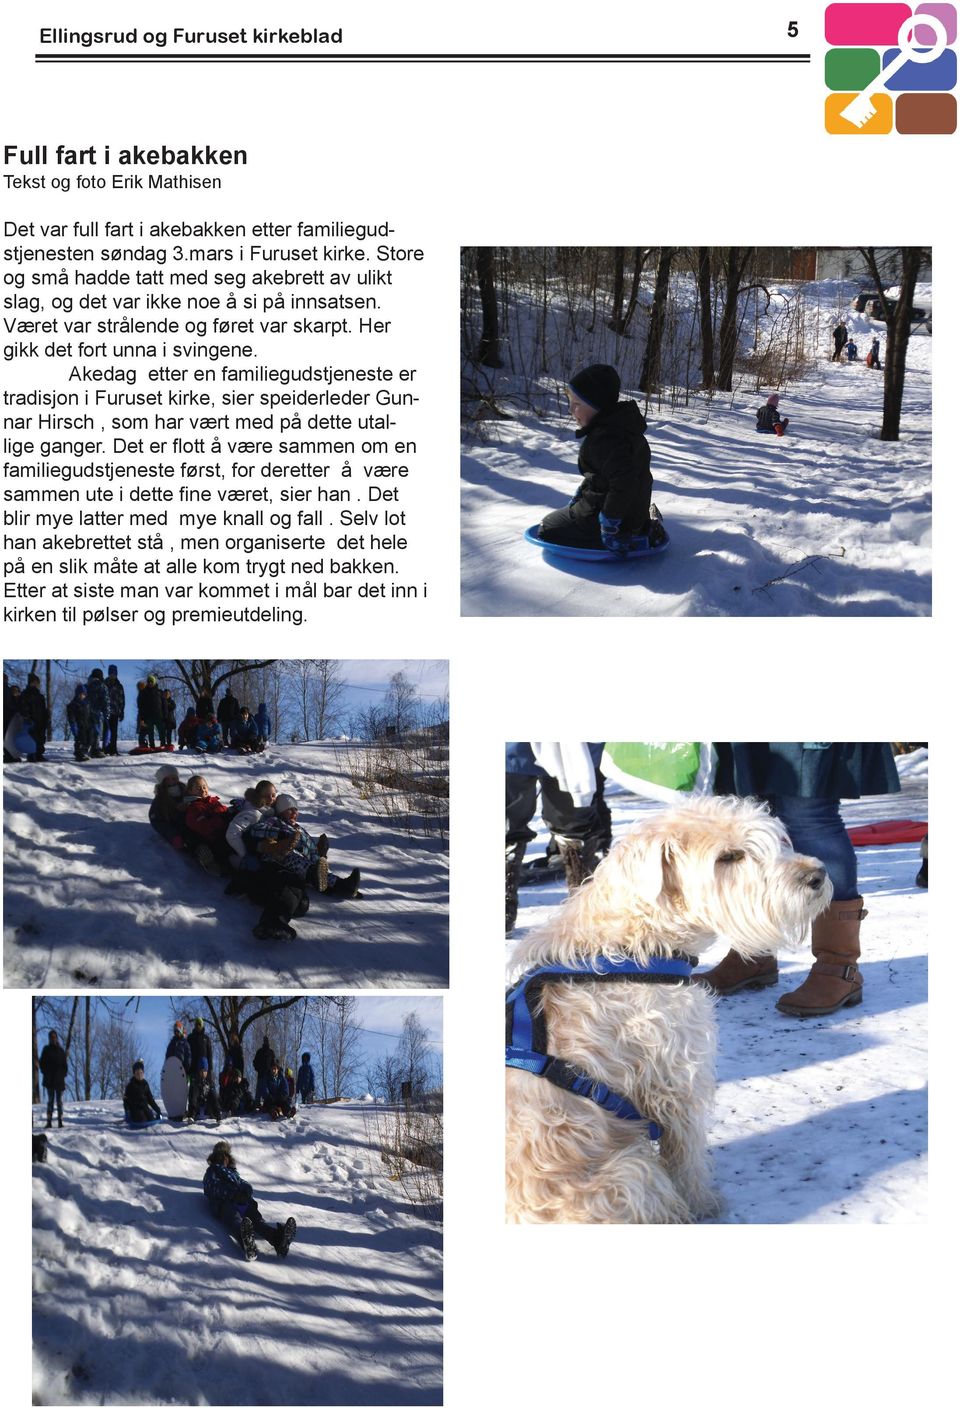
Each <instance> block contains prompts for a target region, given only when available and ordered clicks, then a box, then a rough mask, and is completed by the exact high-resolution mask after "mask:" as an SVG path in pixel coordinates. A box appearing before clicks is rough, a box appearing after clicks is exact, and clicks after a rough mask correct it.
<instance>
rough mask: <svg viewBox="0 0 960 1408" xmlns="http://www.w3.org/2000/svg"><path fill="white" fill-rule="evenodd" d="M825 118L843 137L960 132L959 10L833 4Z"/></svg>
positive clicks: (826, 20) (930, 6)
mask: <svg viewBox="0 0 960 1408" xmlns="http://www.w3.org/2000/svg"><path fill="white" fill-rule="evenodd" d="M824 25H825V31H826V39H827V43H828V44H831V45H833V46H835V47H833V48H831V49H828V50H827V54H826V61H825V68H824V78H825V81H826V85H827V87H828V88H829V89H830V93H829V94H828V96H827V100H826V105H825V111H824V120H825V123H826V128H827V131H828V132H833V133H836V134H837V135H838V136H848V135H851V134H852V135H854V136H880V135H883V134H885V133H887V132H894V131H896V132H900V133H904V134H909V135H911V136H934V135H945V134H949V133H951V132H955V131H956V128H957V100H956V97H955V96H954V93H953V89H954V88H955V87H956V84H957V55H956V51H955V49H954V48H953V47H952V46H953V45H955V44H956V42H957V11H956V7H955V6H953V5H940V4H935V3H930V4H921V5H916V6H912V5H904V4H882V5H855V4H838V5H828V6H827V11H826V15H825V18H824Z"/></svg>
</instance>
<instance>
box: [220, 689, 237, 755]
mask: <svg viewBox="0 0 960 1408" xmlns="http://www.w3.org/2000/svg"><path fill="white" fill-rule="evenodd" d="M239 722H240V700H239V699H238V698H237V696H236V695H235V694H234V692H233V690H232V689H231V688H230V686H229V685H227V689H226V693H225V694H224V696H223V698H222V699H221V700H220V703H219V704H218V705H217V723H218V724H219V725H220V732H221V733H222V735H223V742H224V745H226V744H228V743H233V742H234V738H233V729H234V726H235V725H236V724H237V723H239Z"/></svg>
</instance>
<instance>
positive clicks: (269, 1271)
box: [33, 1101, 442, 1404]
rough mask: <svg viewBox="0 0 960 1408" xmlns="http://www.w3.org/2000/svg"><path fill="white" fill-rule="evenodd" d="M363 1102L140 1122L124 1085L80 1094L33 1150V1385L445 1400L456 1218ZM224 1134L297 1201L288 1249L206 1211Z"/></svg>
mask: <svg viewBox="0 0 960 1408" xmlns="http://www.w3.org/2000/svg"><path fill="white" fill-rule="evenodd" d="M368 1110H369V1107H368V1106H364V1105H357V1104H343V1105H337V1106H311V1107H307V1108H305V1109H301V1111H300V1112H299V1114H298V1115H297V1117H296V1118H295V1119H293V1120H288V1121H283V1122H282V1123H280V1124H274V1123H273V1122H272V1121H269V1120H266V1119H262V1118H251V1117H247V1118H245V1119H239V1120H237V1119H228V1120H225V1121H224V1123H223V1125H222V1127H221V1129H215V1128H214V1127H213V1126H209V1125H206V1124H204V1125H202V1126H201V1125H194V1126H180V1127H177V1126H173V1125H169V1124H162V1125H157V1126H154V1127H151V1128H148V1129H144V1130H131V1129H128V1128H127V1127H126V1126H125V1125H124V1124H123V1122H122V1119H121V1116H122V1106H121V1104H120V1102H119V1101H104V1102H101V1103H96V1102H94V1103H91V1104H88V1105H74V1104H70V1105H68V1106H67V1119H66V1125H65V1127H64V1129H62V1130H57V1129H54V1130H52V1131H51V1132H50V1136H49V1138H50V1154H49V1160H48V1162H47V1163H46V1164H45V1165H43V1164H34V1165H33V1196H34V1214H33V1228H34V1319H33V1337H34V1398H33V1401H34V1402H35V1403H80V1404H94V1403H128V1404H133V1403H143V1404H146V1403H164V1404H166V1403H212V1404H243V1403H310V1404H316V1403H328V1404H353V1403H359V1404H413V1403H424V1404H426V1403H439V1402H440V1401H441V1289H442V1279H441V1256H442V1251H441V1246H442V1235H441V1230H440V1226H439V1223H438V1222H436V1221H434V1220H431V1219H430V1218H429V1217H427V1216H425V1215H423V1213H422V1212H421V1211H419V1210H416V1211H415V1210H414V1207H413V1205H411V1204H409V1203H406V1202H403V1201H401V1200H400V1199H399V1198H398V1195H397V1191H396V1187H397V1185H395V1184H392V1183H390V1182H389V1181H388V1179H387V1176H386V1174H385V1172H383V1168H384V1165H382V1164H381V1163H380V1161H379V1156H378V1155H377V1154H376V1152H375V1151H374V1150H373V1149H371V1147H370V1138H369V1135H370V1128H369V1123H368V1120H367V1116H366V1113H365V1112H366V1111H368ZM34 1117H35V1124H36V1123H39V1116H38V1113H37V1111H36V1110H35V1111H34ZM219 1138H226V1139H228V1140H229V1141H230V1144H231V1148H232V1150H233V1153H234V1157H235V1158H236V1160H237V1164H238V1166H239V1168H240V1171H241V1173H242V1174H243V1175H244V1177H246V1178H247V1180H248V1181H249V1182H250V1183H251V1185H252V1186H253V1189H254V1194H255V1196H256V1197H257V1199H258V1201H259V1203H260V1207H261V1211H262V1213H263V1216H264V1218H265V1219H266V1220H267V1221H268V1222H270V1221H273V1222H275V1221H280V1220H283V1219H285V1218H286V1217H289V1216H292V1217H295V1218H296V1220H297V1227H298V1231H297V1237H296V1240H295V1241H294V1243H293V1246H292V1248H291V1250H290V1254H289V1256H288V1257H287V1258H286V1260H280V1259H279V1258H278V1257H277V1256H276V1254H275V1253H274V1252H273V1250H272V1249H271V1248H270V1247H269V1246H268V1245H267V1244H266V1243H265V1242H259V1243H258V1247H259V1251H260V1256H259V1259H258V1260H257V1261H253V1262H246V1261H244V1260H243V1257H242V1255H241V1253H240V1250H239V1248H238V1246H237V1244H236V1242H235V1241H233V1239H232V1238H231V1237H230V1236H229V1234H228V1233H227V1230H226V1228H225V1227H224V1226H223V1225H222V1224H221V1223H219V1222H218V1221H217V1220H216V1219H215V1218H214V1217H213V1215H212V1214H211V1212H210V1211H209V1209H208V1205H207V1203H206V1200H205V1199H204V1197H203V1194H202V1191H201V1185H202V1181H203V1175H204V1173H205V1171H206V1158H207V1155H208V1154H209V1153H210V1150H211V1148H212V1147H213V1144H214V1142H215V1140H217V1139H219Z"/></svg>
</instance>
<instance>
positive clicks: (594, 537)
mask: <svg viewBox="0 0 960 1408" xmlns="http://www.w3.org/2000/svg"><path fill="white" fill-rule="evenodd" d="M568 394H569V399H570V413H571V415H572V416H573V418H574V420H575V421H576V422H577V425H578V427H579V429H578V430H577V439H578V440H579V441H580V442H581V443H580V455H579V458H578V460H577V468H578V469H579V471H580V473H581V474H582V475H583V478H582V480H581V482H580V487H579V489H578V490H577V492H576V494H575V495H574V497H573V499H572V500H571V502H570V504H569V505H568V506H567V507H566V508H563V509H557V510H556V511H555V512H554V513H548V514H547V516H546V518H545V519H544V520H543V522H542V523H541V524H540V537H541V538H542V539H543V540H544V542H548V543H562V544H564V545H565V546H568V547H579V548H598V549H599V548H606V549H607V550H608V551H609V552H615V553H626V552H629V550H630V548H631V547H632V546H633V545H634V544H635V542H636V541H637V539H638V538H640V537H642V536H644V535H646V534H650V535H651V539H652V538H653V537H655V536H657V534H656V533H654V531H653V528H652V526H651V522H650V493H651V490H652V489H653V479H652V478H651V475H650V446H649V445H648V444H647V441H646V437H645V435H644V433H643V432H644V431H645V430H646V427H647V423H646V421H645V420H644V418H643V416H642V414H641V412H640V407H639V406H638V405H637V403H636V401H621V400H620V399H619V397H620V377H619V375H618V373H617V371H616V369H615V368H614V367H608V366H601V365H596V366H590V367H585V368H584V369H583V371H580V372H577V374H576V376H574V377H572V378H571V379H570V382H569V386H568ZM660 531H661V532H662V530H660Z"/></svg>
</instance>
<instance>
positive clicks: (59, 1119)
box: [57, 1115, 63, 1129]
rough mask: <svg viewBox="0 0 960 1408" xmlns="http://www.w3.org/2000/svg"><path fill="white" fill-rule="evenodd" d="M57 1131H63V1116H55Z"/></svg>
mask: <svg viewBox="0 0 960 1408" xmlns="http://www.w3.org/2000/svg"><path fill="white" fill-rule="evenodd" d="M57 1129H63V1115H57Z"/></svg>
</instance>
